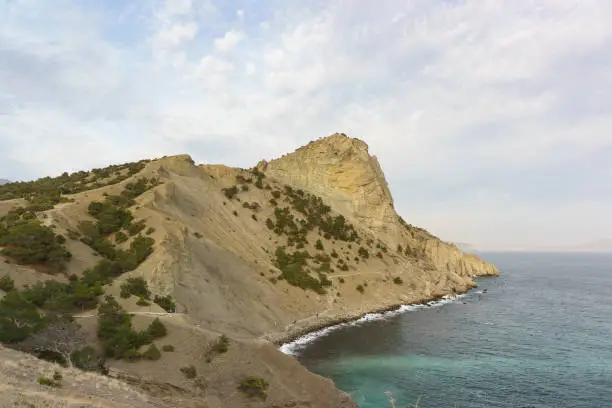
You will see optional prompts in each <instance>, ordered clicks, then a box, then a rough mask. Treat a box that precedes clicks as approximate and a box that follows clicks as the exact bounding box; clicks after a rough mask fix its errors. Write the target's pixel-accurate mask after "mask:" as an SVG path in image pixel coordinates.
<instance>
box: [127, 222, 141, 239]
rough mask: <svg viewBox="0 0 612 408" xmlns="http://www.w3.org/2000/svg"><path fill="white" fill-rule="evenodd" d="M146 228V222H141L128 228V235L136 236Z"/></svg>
mask: <svg viewBox="0 0 612 408" xmlns="http://www.w3.org/2000/svg"><path fill="white" fill-rule="evenodd" d="M145 228H146V224H145V220H140V221H138V222H135V223H133V224H130V225H129V226H128V227H127V231H128V234H130V236H134V235H136V234H138V233H139V232H141V231H142V230H143V229H145Z"/></svg>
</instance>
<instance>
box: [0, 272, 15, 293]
mask: <svg viewBox="0 0 612 408" xmlns="http://www.w3.org/2000/svg"><path fill="white" fill-rule="evenodd" d="M13 289H15V281H14V280H13V279H11V277H10V276H8V275H4V276H3V277H1V278H0V290H2V291H4V292H10V291H12V290H13Z"/></svg>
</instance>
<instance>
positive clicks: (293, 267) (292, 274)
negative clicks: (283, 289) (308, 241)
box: [275, 247, 325, 294]
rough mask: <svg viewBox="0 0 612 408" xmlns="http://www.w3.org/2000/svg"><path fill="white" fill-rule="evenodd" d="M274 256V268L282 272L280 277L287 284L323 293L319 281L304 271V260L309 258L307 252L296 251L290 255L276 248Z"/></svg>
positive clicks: (283, 249) (281, 248)
mask: <svg viewBox="0 0 612 408" xmlns="http://www.w3.org/2000/svg"><path fill="white" fill-rule="evenodd" d="M275 256H276V260H275V264H276V267H277V268H278V269H280V270H281V272H282V274H281V276H280V277H282V278H283V279H285V280H286V281H287V283H289V284H290V285H293V286H297V287H300V288H302V289H304V290H306V289H310V290H313V291H314V292H316V293H319V294H323V293H325V290H324V289H323V285H322V284H321V281H320V280H319V279H316V278H313V277H312V276H310V275H309V274H308V272H307V271H306V270H305V269H304V267H305V266H306V260H307V259H308V258H309V257H310V255H309V254H308V252H306V251H304V252H300V251H296V252H294V253H293V254H291V253H287V252H285V248H284V247H278V248H276V253H275Z"/></svg>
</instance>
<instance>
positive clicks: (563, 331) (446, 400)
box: [281, 253, 612, 408]
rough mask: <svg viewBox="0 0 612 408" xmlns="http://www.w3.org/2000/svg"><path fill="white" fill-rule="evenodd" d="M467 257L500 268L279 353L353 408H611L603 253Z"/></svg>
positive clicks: (607, 272)
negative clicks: (448, 294)
mask: <svg viewBox="0 0 612 408" xmlns="http://www.w3.org/2000/svg"><path fill="white" fill-rule="evenodd" d="M478 255H480V256H481V257H483V258H484V259H486V260H487V261H489V262H492V263H494V264H495V265H496V266H497V267H498V269H499V270H500V271H501V275H500V276H499V277H489V278H479V279H478V280H477V283H478V288H475V289H472V290H471V291H469V292H468V293H467V294H465V295H462V296H460V297H458V298H457V299H443V300H442V301H440V302H435V303H430V304H428V305H419V306H409V305H406V306H404V307H402V308H400V310H397V311H394V312H390V313H385V314H370V315H367V316H364V317H363V318H361V319H360V320H358V321H356V322H352V323H349V324H343V325H339V326H336V327H332V328H327V329H324V330H321V331H319V332H316V333H311V334H309V335H307V336H305V337H303V338H301V339H298V340H297V341H296V342H293V343H290V344H286V345H284V346H283V347H282V348H281V349H282V350H283V351H284V352H286V353H288V354H293V355H295V356H296V358H298V359H299V360H300V362H301V363H302V364H304V365H305V366H306V367H308V369H310V370H311V371H313V372H315V373H318V374H321V375H323V376H325V377H328V378H331V379H332V380H333V381H334V382H335V384H336V386H337V387H339V388H340V389H342V390H344V391H346V392H347V393H349V394H350V395H351V396H352V397H353V399H354V400H355V402H356V403H357V404H358V405H359V407H360V408H391V407H395V408H407V407H414V406H418V407H420V408H455V407H456V408H481V407H482V408H484V407H487V408H587V407H588V408H595V407H597V408H612V293H611V292H612V254H585V253H571V254H569V253H568V254H564V253H481V254H478Z"/></svg>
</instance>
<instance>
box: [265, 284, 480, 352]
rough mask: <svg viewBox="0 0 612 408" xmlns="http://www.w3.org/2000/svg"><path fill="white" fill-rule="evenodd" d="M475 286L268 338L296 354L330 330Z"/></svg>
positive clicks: (440, 300) (450, 297) (437, 301)
mask: <svg viewBox="0 0 612 408" xmlns="http://www.w3.org/2000/svg"><path fill="white" fill-rule="evenodd" d="M481 277H486V276H481ZM477 287H478V286H477V285H475V286H473V287H470V288H468V289H467V290H465V291H462V292H455V293H449V294H438V295H435V296H430V297H427V298H423V299H422V300H419V301H416V302H412V303H403V302H402V303H394V304H392V305H388V306H383V307H378V308H374V309H371V310H369V311H367V312H362V313H358V314H352V315H347V316H341V317H337V318H330V319H328V320H326V321H322V322H320V323H319V324H313V325H309V326H307V327H304V328H302V329H299V330H296V331H294V332H288V333H286V334H285V335H280V336H278V337H277V338H275V339H273V340H272V339H270V341H271V342H272V343H273V344H274V345H275V346H277V347H278V348H279V351H281V352H282V353H284V354H287V355H295V354H297V353H296V350H295V349H296V348H298V347H299V346H301V345H305V344H307V343H309V342H311V341H312V340H314V339H316V338H318V337H321V336H323V335H325V334H327V333H329V332H330V331H333V330H337V329H340V328H342V327H346V326H349V325H354V324H358V323H359V322H361V321H363V322H366V321H371V320H377V319H381V318H384V317H385V315H396V314H399V313H404V312H409V311H414V310H417V309H420V308H424V307H435V306H436V305H444V304H446V303H450V302H453V301H455V300H458V299H461V298H463V297H464V296H466V294H467V293H468V292H469V291H470V290H472V289H476V288H477ZM300 339H302V341H300Z"/></svg>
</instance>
